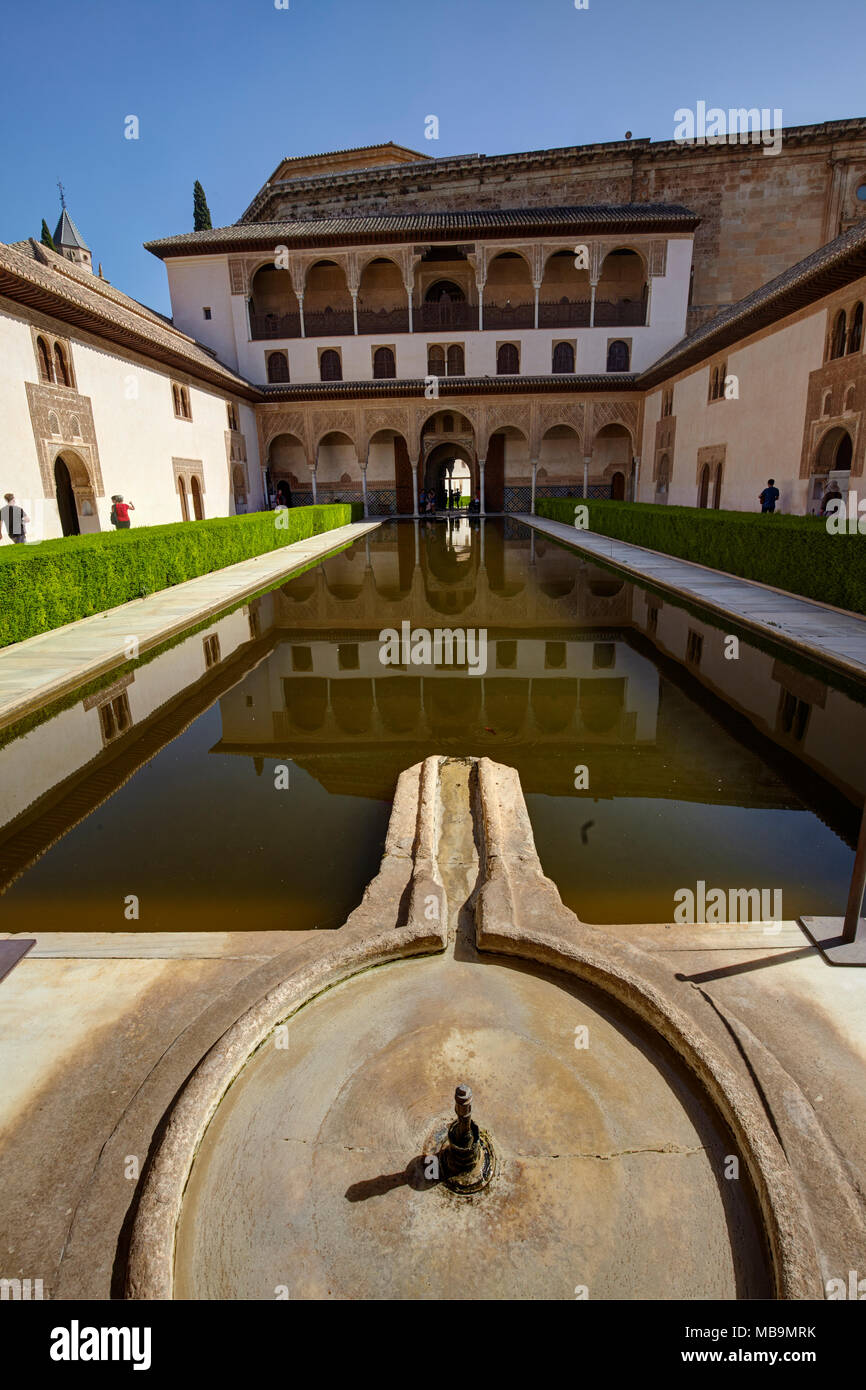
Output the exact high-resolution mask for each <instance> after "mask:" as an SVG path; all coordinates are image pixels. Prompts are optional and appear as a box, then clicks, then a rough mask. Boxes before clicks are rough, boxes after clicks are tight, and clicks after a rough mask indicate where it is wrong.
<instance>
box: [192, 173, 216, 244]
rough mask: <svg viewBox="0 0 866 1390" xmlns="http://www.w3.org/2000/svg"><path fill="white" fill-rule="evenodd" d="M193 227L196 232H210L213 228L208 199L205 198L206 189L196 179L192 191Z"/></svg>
mask: <svg viewBox="0 0 866 1390" xmlns="http://www.w3.org/2000/svg"><path fill="white" fill-rule="evenodd" d="M192 225H193V231H195V232H209V231H210V230H211V229H212V227H213V223H212V222H211V220H210V208H209V207H208V205H207V198H206V197H205V196H204V189H203V188H202V186H201V184H200V183H199V181H198V179H196V181H195V184H194V185H193V190H192Z"/></svg>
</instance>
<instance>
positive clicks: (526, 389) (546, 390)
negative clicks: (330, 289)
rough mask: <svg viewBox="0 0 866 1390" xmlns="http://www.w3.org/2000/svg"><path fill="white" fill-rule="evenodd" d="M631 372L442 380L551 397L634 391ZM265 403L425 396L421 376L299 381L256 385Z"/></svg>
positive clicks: (452, 387)
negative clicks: (555, 393) (563, 392)
mask: <svg viewBox="0 0 866 1390" xmlns="http://www.w3.org/2000/svg"><path fill="white" fill-rule="evenodd" d="M636 380H637V378H636V376H635V375H634V373H632V372H614V373H610V374H607V373H600V372H599V373H593V374H587V375H583V376H577V375H575V376H571V375H569V376H454V377H448V378H447V380H444V381H443V394H444V395H446V396H473V395H477V394H478V393H479V392H488V393H490V394H491V395H521V394H526V393H531V394H532V395H540V394H544V395H547V394H550V393H552V392H557V391H560V392H561V391H568V392H573V391H633V390H635V389H636V388H635V383H636ZM259 391H260V392H261V396H262V399H264V400H266V401H287V400H303V401H324V400H348V399H350V398H353V397H357V396H362V397H365V396H389V397H411V396H423V395H425V393H426V381H425V379H424V377H404V378H388V379H383V378H377V379H376V380H374V381H299V382H297V383H295V382H292V383H291V384H285V385H277V384H267V383H263V384H262V385H260V386H259Z"/></svg>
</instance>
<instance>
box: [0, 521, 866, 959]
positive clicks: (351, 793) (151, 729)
mask: <svg viewBox="0 0 866 1390" xmlns="http://www.w3.org/2000/svg"><path fill="white" fill-rule="evenodd" d="M403 625H408V626H405V627H404V626H403ZM437 628H438V629H446V628H447V629H457V630H459V631H460V632H461V633H464V632H465V633H468V635H469V638H470V642H469V645H468V649H467V652H466V653H464V654H463V655H464V660H463V664H462V665H457V664H454V663H452V664H447V657H448V655H449V652H448V648H447V643H446V645H445V646H444V647H443V650H442V652H441V654H440V655H441V658H442V659H441V660H440V661H439V663H438V664H435V665H419V664H415V663H413V661H412V653H413V651H415V652H416V653H417V654H419V655H424V652H423V644H424V641H425V640H426V636H425V634H428V633H429V634H430V635H431V639H432V635H433V634H434V632H435V629H437ZM385 629H392V630H393V631H394V634H395V635H394V640H393V643H392V644H391V648H390V649H389V654H390V655H391V657H392V661H391V663H390V664H384V663H383V661H382V659H381V656H382V649H383V648H382V642H381V641H380V633H382V632H383V630H385ZM730 650H731V648H730V644H729V643H726V637H725V634H724V633H723V632H722V631H720V630H719V629H718V628H717V627H714V626H712V625H711V624H709V623H708V622H707V621H704V620H703V619H701V618H699V617H696V616H695V615H694V614H693V613H689V612H687V611H686V610H685V609H684V608H681V607H678V606H677V605H676V604H674V603H673V602H670V601H666V600H663V599H659V598H658V597H654V596H653V595H652V594H650V593H648V592H647V591H645V590H643V589H641V588H640V587H637V586H635V585H632V584H629V583H626V582H624V581H622V580H621V579H619V578H618V577H617V576H616V575H615V574H613V573H612V572H610V571H607V570H604V569H602V568H600V567H598V566H597V565H595V564H594V563H592V562H590V561H588V560H584V559H582V558H581V557H579V556H577V555H574V554H572V553H570V552H568V551H566V550H563V549H562V548H561V547H558V546H556V545H554V544H552V543H550V542H546V541H543V540H541V539H539V538H538V537H535V538H533V537H532V536H531V535H530V533H529V532H528V531H527V530H525V529H524V528H521V527H519V526H518V525H516V524H514V523H511V522H490V521H488V522H486V523H485V524H484V526H483V529H482V528H481V527H480V526H479V524H478V523H475V524H474V525H473V524H472V523H470V522H469V521H468V520H466V519H461V520H459V521H454V522H437V523H426V524H422V525H418V526H416V525H413V523H411V522H403V523H390V524H388V525H386V526H383V527H382V528H380V529H379V530H377V531H375V532H373V533H372V534H371V535H370V536H368V537H367V538H366V540H363V539H362V540H361V541H359V542H358V543H357V544H356V545H354V546H353V547H352V548H351V549H348V550H345V551H343V552H341V553H340V554H338V555H335V556H332V557H331V558H330V559H327V560H325V561H324V562H323V563H321V564H320V565H318V566H317V567H315V568H314V569H312V570H309V571H307V572H306V573H305V574H303V575H300V576H299V577H298V578H296V579H294V580H291V581H289V582H288V583H287V584H285V585H283V586H282V587H281V588H279V589H275V590H273V591H271V592H270V593H267V594H264V595H262V596H261V597H259V598H257V599H255V600H253V601H252V603H251V604H250V605H248V606H247V607H245V608H241V609H237V610H235V611H234V612H232V613H228V614H226V615H225V616H224V617H222V618H219V619H217V620H216V621H214V622H213V623H211V624H210V625H209V626H208V627H206V628H204V629H199V630H196V631H194V632H191V633H190V634H189V635H187V636H184V637H182V638H180V639H178V640H176V641H175V642H174V643H173V644H172V645H170V646H168V647H167V648H166V649H165V650H163V651H161V652H160V653H159V654H157V655H155V656H153V657H152V658H151V659H149V660H147V659H146V660H144V661H142V662H140V663H138V665H137V666H135V667H134V668H130V669H126V668H124V669H123V670H122V671H120V672H118V673H115V675H113V676H112V677H109V678H106V680H105V682H103V683H102V684H101V686H100V688H99V689H96V690H93V689H90V690H89V691H88V692H87V693H86V694H83V693H82V694H81V695H80V696H78V697H75V698H73V699H70V700H68V701H66V702H64V708H62V709H60V710H58V711H56V712H53V713H52V714H51V716H50V717H49V718H47V719H46V720H45V721H44V722H42V723H41V724H39V725H38V726H37V727H35V728H32V729H29V730H26V731H22V730H11V731H9V730H7V731H0V738H2V739H4V740H5V742H4V744H3V746H2V748H0V827H2V828H0V887H2V888H4V889H5V892H4V894H3V896H2V898H0V918H2V923H0V924H2V929H3V930H5V931H23V932H33V931H36V930H37V929H39V930H42V931H46V930H56V931H63V930H76V931H135V930H137V929H140V930H146V931H221V930H247V929H248V930H266V929H286V928H289V929H293V928H310V927H322V928H332V927H337V926H339V925H340V924H341V923H342V922H343V921H344V920H345V917H346V916H347V915H348V913H349V912H350V911H351V910H352V908H353V907H355V906H356V904H357V903H358V901H359V900H360V897H361V894H362V892H363V889H364V886H365V884H366V883H367V881H368V880H369V878H370V877H371V876H372V875H373V874H374V873H375V871H376V869H377V867H378V862H379V858H380V855H381V851H382V846H383V843H384V837H385V831H386V827H387V822H388V816H389V812H390V802H391V798H392V796H393V792H394V787H395V784H396V780H397V777H398V775H399V773H400V771H401V770H402V769H403V768H405V767H408V766H410V765H411V764H412V763H415V762H417V761H418V760H419V759H421V758H424V757H427V756H428V755H430V754H432V753H445V754H478V755H480V754H484V755H486V756H488V757H491V758H493V759H496V760H498V761H500V762H504V763H508V764H510V765H512V766H514V767H516V768H517V769H518V771H519V773H520V777H521V781H522V785H523V789H524V793H525V795H526V799H527V805H528V807H529V813H530V816H531V818H532V823H533V827H534V830H535V836H536V841H537V845H538V850H539V854H540V856H541V861H542V864H543V866H544V869H545V872H546V873H548V874H549V875H550V876H551V877H552V878H553V879H554V880H555V882H556V883H557V885H558V887H559V889H560V892H561V893H562V896H563V898H564V900H565V901H566V902H567V903H568V905H569V906H570V907H572V908H573V909H574V910H575V911H576V912H577V913H578V914H579V915H580V916H581V917H583V918H584V919H585V920H587V921H595V922H616V921H623V922H629V921H633V922H640V921H669V920H672V917H673V912H674V894H675V893H676V892H677V890H678V889H680V888H683V887H689V888H694V887H695V884H696V883H697V881H698V880H704V881H705V882H706V884H707V885H708V887H721V888H724V889H728V888H738V887H739V888H753V887H758V888H762V887H763V888H769V889H781V891H782V895H783V911H782V915H783V916H784V917H786V918H791V917H795V916H797V915H799V914H801V913H816V914H817V913H828V914H841V913H842V911H843V910H844V905H845V897H846V893H847V885H848V877H849V875H850V871H851V865H852V861H853V855H852V851H851V848H850V843H851V837H852V835H856V828H857V817H858V814H859V813H858V812H857V810H856V809H855V808H856V806H857V805H859V804H862V799H863V794H864V788H866V704H864V703H861V698H860V693H859V692H858V691H856V690H855V691H851V690H850V689H849V690H844V691H843V690H842V689H839V688H836V686H834V684H833V679H834V678H833V677H832V676H829V675H825V674H823V673H821V672H820V671H816V670H815V669H814V668H812V669H809V670H803V669H801V668H800V667H798V666H797V665H795V664H794V663H793V661H792V660H789V659H787V658H785V659H784V660H783V659H780V657H779V655H778V654H773V653H771V652H768V651H764V650H762V649H759V648H758V647H757V646H753V645H748V644H746V643H745V642H741V643H740V646H739V650H738V653H737V655H736V657H735V658H734V659H731V657H730ZM451 655H452V656H453V657H455V658H456V657H459V656H460V655H461V653H460V651H459V649H458V648H457V647H455V650H454V651H453V653H451ZM12 735H17V736H12ZM136 900H137V902H136ZM136 911H137V914H138V915H137V917H136V916H135V913H136Z"/></svg>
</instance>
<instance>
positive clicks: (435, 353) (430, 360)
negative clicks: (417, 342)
mask: <svg viewBox="0 0 866 1390" xmlns="http://www.w3.org/2000/svg"><path fill="white" fill-rule="evenodd" d="M427 375H428V376H444V375H445V349H444V347H442V345H441V343H431V344H430V346H429V347H428V348H427Z"/></svg>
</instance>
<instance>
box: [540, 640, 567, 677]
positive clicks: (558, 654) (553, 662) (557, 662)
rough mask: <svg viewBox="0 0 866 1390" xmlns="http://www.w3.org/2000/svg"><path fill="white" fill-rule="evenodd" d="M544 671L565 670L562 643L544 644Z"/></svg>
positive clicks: (563, 646) (563, 644)
mask: <svg viewBox="0 0 866 1390" xmlns="http://www.w3.org/2000/svg"><path fill="white" fill-rule="evenodd" d="M544 669H545V670H546V671H564V670H565V643H564V642H545V644H544Z"/></svg>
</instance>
